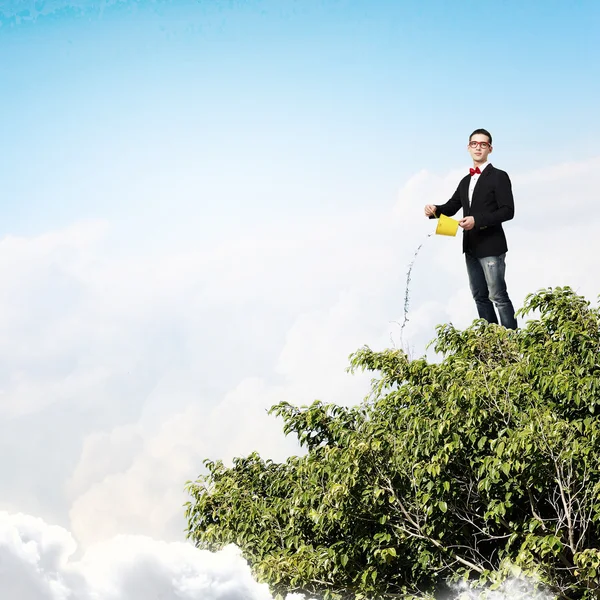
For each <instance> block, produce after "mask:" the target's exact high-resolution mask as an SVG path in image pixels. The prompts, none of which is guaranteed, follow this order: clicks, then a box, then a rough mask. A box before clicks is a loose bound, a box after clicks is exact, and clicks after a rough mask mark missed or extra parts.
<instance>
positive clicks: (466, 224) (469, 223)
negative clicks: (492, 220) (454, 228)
mask: <svg viewBox="0 0 600 600" xmlns="http://www.w3.org/2000/svg"><path fill="white" fill-rule="evenodd" d="M458 224H459V225H460V226H461V227H462V228H463V229H464V230H465V231H469V230H470V229H473V227H475V219H474V218H473V217H465V218H464V219H461V220H460V221H459V222H458Z"/></svg>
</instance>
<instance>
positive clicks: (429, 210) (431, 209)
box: [425, 204, 437, 217]
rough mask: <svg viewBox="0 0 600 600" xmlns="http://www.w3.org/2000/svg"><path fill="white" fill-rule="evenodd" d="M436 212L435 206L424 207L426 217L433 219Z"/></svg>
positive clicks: (427, 205)
mask: <svg viewBox="0 0 600 600" xmlns="http://www.w3.org/2000/svg"><path fill="white" fill-rule="evenodd" d="M436 210H437V206H436V205H435V204H426V205H425V216H426V217H435V211H436Z"/></svg>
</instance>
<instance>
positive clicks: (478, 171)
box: [469, 167, 481, 177]
mask: <svg viewBox="0 0 600 600" xmlns="http://www.w3.org/2000/svg"><path fill="white" fill-rule="evenodd" d="M469 173H471V177H473V175H475V174H476V173H477V175H481V171H480V170H479V167H475V168H474V169H469Z"/></svg>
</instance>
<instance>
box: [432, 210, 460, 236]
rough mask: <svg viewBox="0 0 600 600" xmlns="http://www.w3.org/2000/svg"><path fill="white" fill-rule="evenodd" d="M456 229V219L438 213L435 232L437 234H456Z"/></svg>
mask: <svg viewBox="0 0 600 600" xmlns="http://www.w3.org/2000/svg"><path fill="white" fill-rule="evenodd" d="M457 231H458V221H457V220H456V219H452V218H451V217H447V216H446V215H440V219H439V221H438V224H437V227H436V229H435V232H436V233H437V235H456V232H457Z"/></svg>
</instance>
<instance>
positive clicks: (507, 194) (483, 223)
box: [473, 171, 515, 229]
mask: <svg viewBox="0 0 600 600" xmlns="http://www.w3.org/2000/svg"><path fill="white" fill-rule="evenodd" d="M496 202H497V203H498V208H497V209H496V210H493V211H491V212H485V213H476V214H474V215H473V217H474V218H475V229H481V228H483V227H490V226H492V225H500V223H503V222H504V221H510V220H511V219H512V218H513V217H514V216H515V202H514V199H513V193H512V185H511V183H510V178H509V176H508V174H507V173H505V172H504V171H498V180H497V182H496Z"/></svg>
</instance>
